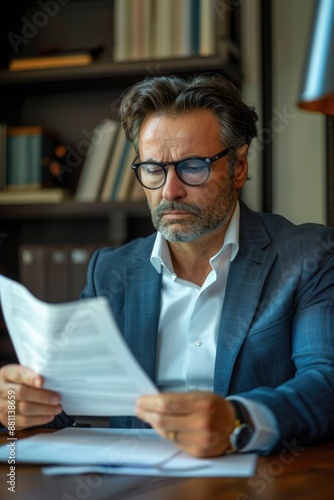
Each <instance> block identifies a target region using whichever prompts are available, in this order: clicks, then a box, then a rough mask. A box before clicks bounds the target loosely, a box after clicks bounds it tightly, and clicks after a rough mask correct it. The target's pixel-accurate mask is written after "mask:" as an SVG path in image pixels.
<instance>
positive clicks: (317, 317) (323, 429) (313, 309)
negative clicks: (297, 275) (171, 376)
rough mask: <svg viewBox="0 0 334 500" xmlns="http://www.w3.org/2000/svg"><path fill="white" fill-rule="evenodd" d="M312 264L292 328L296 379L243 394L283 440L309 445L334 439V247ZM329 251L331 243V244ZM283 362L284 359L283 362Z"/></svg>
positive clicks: (297, 300)
mask: <svg viewBox="0 0 334 500" xmlns="http://www.w3.org/2000/svg"><path fill="white" fill-rule="evenodd" d="M331 245H332V246H331V247H330V248H329V249H328V248H327V249H326V242H324V243H323V248H322V251H320V252H319V253H318V254H317V255H314V256H313V258H312V259H309V260H308V261H307V262H306V265H305V266H304V270H303V276H301V283H302V285H301V286H300V287H299V288H298V290H297V291H296V298H295V310H294V311H293V322H292V330H291V344H292V345H291V348H292V360H293V362H294V364H295V367H296V373H295V376H294V378H292V379H290V380H288V381H286V382H285V383H283V384H281V385H279V386H278V387H276V388H270V387H258V388H255V389H252V390H249V391H246V392H243V393H240V394H238V395H239V396H242V397H245V398H247V399H250V400H254V401H258V402H261V403H263V404H265V405H267V407H269V408H270V409H271V410H272V412H273V413H274V414H275V416H276V418H277V421H278V425H279V430H280V438H279V440H278V441H277V442H276V443H275V445H274V446H273V447H272V448H271V449H270V450H268V453H272V452H278V451H279V450H280V449H282V448H284V447H286V444H287V443H288V442H290V443H291V442H293V443H299V444H300V445H306V444H308V443H311V442H314V441H320V440H323V439H328V438H333V437H334V419H333V415H334V252H333V243H331ZM327 247H328V245H327ZM282 362H283V361H282Z"/></svg>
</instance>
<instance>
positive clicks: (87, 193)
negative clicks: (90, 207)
mask: <svg viewBox="0 0 334 500" xmlns="http://www.w3.org/2000/svg"><path fill="white" fill-rule="evenodd" d="M117 129H118V123H117V122H116V121H113V120H109V119H107V118H106V119H104V120H102V121H101V122H100V123H99V125H98V126H97V127H95V129H94V131H93V135H92V138H91V145H90V149H89V150H88V153H87V155H86V157H85V160H84V163H83V166H82V172H81V174H80V177H79V182H78V186H77V189H76V192H75V199H76V201H81V202H89V201H90V202H93V201H97V200H98V199H99V197H100V191H101V189H102V186H103V181H104V177H105V174H106V169H107V166H108V164H109V159H110V156H111V155H112V150H113V144H114V141H115V137H116V133H117Z"/></svg>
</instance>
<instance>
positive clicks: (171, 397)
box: [136, 392, 235, 458]
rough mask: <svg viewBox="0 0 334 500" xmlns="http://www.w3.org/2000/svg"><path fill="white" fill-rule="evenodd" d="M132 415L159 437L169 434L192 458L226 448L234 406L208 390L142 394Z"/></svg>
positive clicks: (212, 455)
mask: <svg viewBox="0 0 334 500" xmlns="http://www.w3.org/2000/svg"><path fill="white" fill-rule="evenodd" d="M136 414H137V417H138V418H140V419H142V420H144V421H145V422H147V423H148V424H150V425H151V426H152V427H154V429H155V430H156V431H157V432H158V433H159V434H160V435H161V436H162V437H164V438H166V439H168V437H169V438H170V436H173V438H174V439H173V440H174V442H175V444H176V445H177V446H178V447H179V448H181V449H182V450H183V451H185V452H186V453H188V454H190V455H193V456H195V457H201V458H205V457H216V456H220V455H223V454H224V453H226V451H227V450H228V449H229V446H230V445H229V436H230V434H231V433H232V431H233V427H234V421H235V412H234V408H233V406H232V404H231V403H229V401H226V399H224V398H222V397H221V396H218V395H217V394H213V393H212V392H188V393H171V392H170V393H167V392H166V393H163V394H158V395H154V396H142V397H140V398H139V399H138V401H137V409H136Z"/></svg>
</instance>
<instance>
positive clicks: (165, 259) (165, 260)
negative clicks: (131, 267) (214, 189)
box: [150, 201, 240, 274]
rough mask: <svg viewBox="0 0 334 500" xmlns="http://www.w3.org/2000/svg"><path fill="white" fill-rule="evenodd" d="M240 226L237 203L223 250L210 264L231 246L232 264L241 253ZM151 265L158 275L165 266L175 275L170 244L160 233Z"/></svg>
mask: <svg viewBox="0 0 334 500" xmlns="http://www.w3.org/2000/svg"><path fill="white" fill-rule="evenodd" d="M239 226H240V205H239V202H238V201H237V204H236V207H235V210H234V213H233V215H232V218H231V220H230V223H229V225H228V227H227V231H226V234H225V238H224V243H223V246H222V248H221V249H220V250H219V252H218V253H216V255H214V256H213V257H211V259H210V262H212V261H213V260H215V259H216V258H218V257H219V256H221V255H222V254H223V252H224V251H225V250H226V248H227V247H228V246H229V245H231V257H230V261H231V262H232V261H233V260H234V259H235V257H236V256H237V253H238V251H239ZM150 260H151V264H152V265H153V266H154V267H155V269H156V270H157V271H158V273H161V268H162V266H164V267H165V268H166V269H167V270H168V271H169V272H170V273H171V274H174V269H173V264H172V259H171V257H170V253H169V248H168V243H167V241H166V240H165V238H164V237H163V236H162V234H161V233H160V232H158V233H157V236H156V238H155V243H154V246H153V250H152V253H151V259H150Z"/></svg>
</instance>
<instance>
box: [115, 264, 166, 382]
mask: <svg viewBox="0 0 334 500" xmlns="http://www.w3.org/2000/svg"><path fill="white" fill-rule="evenodd" d="M124 290H125V292H124V293H125V296H124V304H125V326H124V336H125V339H126V342H127V344H128V345H129V347H130V349H131V351H132V352H133V354H134V356H135V357H136V359H137V361H138V362H139V364H140V365H141V366H142V367H143V369H144V370H145V371H146V373H147V374H148V375H149V377H150V378H151V379H152V380H153V381H155V375H156V348H157V332H158V324H159V312H160V294H161V275H160V274H159V273H158V272H157V271H156V270H155V269H154V267H153V266H152V264H151V262H150V258H149V256H148V257H147V258H146V260H144V261H138V262H137V263H136V266H135V267H132V268H128V269H127V270H126V275H125V287H124Z"/></svg>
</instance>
